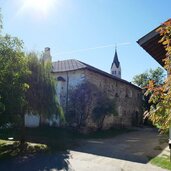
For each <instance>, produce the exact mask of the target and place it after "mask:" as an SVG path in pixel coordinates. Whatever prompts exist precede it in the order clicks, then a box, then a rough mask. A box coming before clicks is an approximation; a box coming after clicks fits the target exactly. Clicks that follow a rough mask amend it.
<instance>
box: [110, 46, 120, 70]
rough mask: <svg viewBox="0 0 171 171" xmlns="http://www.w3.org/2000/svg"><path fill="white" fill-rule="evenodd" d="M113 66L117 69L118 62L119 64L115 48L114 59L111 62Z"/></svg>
mask: <svg viewBox="0 0 171 171" xmlns="http://www.w3.org/2000/svg"><path fill="white" fill-rule="evenodd" d="M113 64H115V65H116V67H117V68H119V65H120V62H119V60H118V54H117V50H116V48H115V55H114V59H113V62H112V66H113ZM112 66H111V67H112Z"/></svg>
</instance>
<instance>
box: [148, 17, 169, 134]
mask: <svg viewBox="0 0 171 171" xmlns="http://www.w3.org/2000/svg"><path fill="white" fill-rule="evenodd" d="M157 31H158V32H159V33H160V35H161V37H162V39H161V40H160V43H162V44H163V46H164V48H165V50H166V57H165V58H164V67H165V69H166V71H167V73H168V76H167V78H166V80H165V82H164V84H162V85H156V84H155V82H153V81H151V82H150V83H149V86H148V90H147V92H146V94H147V95H148V94H151V96H150V100H149V102H150V103H152V105H151V107H150V110H149V112H148V113H147V115H146V116H148V117H149V118H150V120H151V121H152V122H153V124H154V125H157V126H158V127H159V128H160V130H161V132H167V131H168V129H169V127H170V125H171V19H170V20H168V21H167V22H165V23H164V24H163V25H162V26H161V27H160V28H159V29H158V30H157Z"/></svg>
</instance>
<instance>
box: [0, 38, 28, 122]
mask: <svg viewBox="0 0 171 171" xmlns="http://www.w3.org/2000/svg"><path fill="white" fill-rule="evenodd" d="M22 45H23V43H22V41H20V40H19V39H18V38H14V37H11V36H10V35H5V36H3V35H0V122H1V125H2V124H4V123H6V122H16V121H17V122H19V121H21V120H20V118H21V117H20V116H21V115H22V113H23V110H24V107H25V104H26V99H25V92H26V91H27V89H28V88H29V86H28V84H27V82H26V77H27V76H28V74H29V70H28V67H27V60H26V58H25V56H24V53H23V51H22Z"/></svg>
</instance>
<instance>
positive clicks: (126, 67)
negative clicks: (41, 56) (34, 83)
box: [0, 0, 171, 81]
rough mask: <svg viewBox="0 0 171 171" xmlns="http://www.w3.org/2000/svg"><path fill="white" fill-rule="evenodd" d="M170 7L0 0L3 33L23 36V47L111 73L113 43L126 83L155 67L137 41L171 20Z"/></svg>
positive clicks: (115, 1) (131, 0)
mask: <svg viewBox="0 0 171 171" xmlns="http://www.w3.org/2000/svg"><path fill="white" fill-rule="evenodd" d="M43 1H44V2H43ZM26 2H27V3H26ZM47 2H48V3H47ZM170 7H171V1H170V0H157V1H154V0H48V1H47V0H41V2H40V0H0V8H1V13H2V15H3V27H4V29H3V32H5V33H9V34H11V35H12V36H17V37H19V38H20V39H22V40H23V41H24V44H25V50H26V51H31V50H35V51H38V52H41V51H43V50H44V48H45V47H50V48H51V55H52V58H53V61H57V60H65V59H78V60H80V61H82V62H85V63H87V64H90V65H92V66H94V67H97V68H99V69H101V70H104V71H106V72H110V67H111V63H112V60H113V56H114V51H115V44H118V46H117V51H118V57H119V60H120V63H121V68H122V78H123V79H126V80H128V81H131V80H132V78H133V76H134V75H136V74H140V73H142V72H144V71H146V70H148V69H150V68H153V69H154V68H156V67H158V66H159V64H158V63H157V62H155V61H154V59H153V58H152V57H150V56H149V55H148V54H147V53H146V52H145V51H144V50H143V49H142V48H141V47H140V46H139V45H138V44H137V43H136V41H137V40H138V39H139V38H141V37H142V36H144V35H145V34H147V33H148V32H149V31H151V30H153V29H154V28H156V27H157V26H159V25H160V24H161V23H162V22H164V21H166V20H167V19H168V18H170Z"/></svg>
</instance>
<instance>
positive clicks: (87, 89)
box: [66, 81, 116, 129]
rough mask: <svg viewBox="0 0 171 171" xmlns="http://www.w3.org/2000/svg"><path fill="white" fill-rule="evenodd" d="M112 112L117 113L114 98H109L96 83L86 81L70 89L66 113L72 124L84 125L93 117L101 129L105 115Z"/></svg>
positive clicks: (68, 120)
mask: <svg viewBox="0 0 171 171" xmlns="http://www.w3.org/2000/svg"><path fill="white" fill-rule="evenodd" d="M110 114H116V111H115V103H114V99H109V98H108V96H107V95H106V94H104V92H102V91H101V90H100V89H99V88H98V87H97V86H96V85H94V84H92V83H90V82H87V81H86V82H84V83H82V84H79V85H77V87H76V88H74V89H72V90H71V91H70V94H69V103H68V112H67V113H66V119H67V122H68V123H69V124H70V125H72V124H73V123H74V124H75V126H76V127H78V128H80V127H84V126H86V121H87V119H92V121H94V123H95V124H96V125H97V128H98V129H101V128H102V126H103V121H104V119H105V116H107V115H110Z"/></svg>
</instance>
